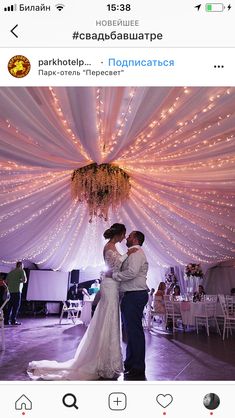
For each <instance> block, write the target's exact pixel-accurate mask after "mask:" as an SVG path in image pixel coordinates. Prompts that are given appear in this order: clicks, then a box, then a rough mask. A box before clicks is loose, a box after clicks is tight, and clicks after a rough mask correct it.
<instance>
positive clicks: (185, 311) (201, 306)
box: [174, 302, 223, 326]
mask: <svg viewBox="0 0 235 418" xmlns="http://www.w3.org/2000/svg"><path fill="white" fill-rule="evenodd" d="M174 307H175V312H180V313H181V316H182V320H183V324H184V325H192V326H195V316H197V315H201V314H205V302H174ZM216 315H219V316H220V315H223V313H222V309H221V306H220V304H219V303H217V305H216Z"/></svg>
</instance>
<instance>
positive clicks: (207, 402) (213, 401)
mask: <svg viewBox="0 0 235 418" xmlns="http://www.w3.org/2000/svg"><path fill="white" fill-rule="evenodd" d="M219 404H220V398H219V397H218V395H216V393H207V395H205V396H204V398H203V405H204V406H205V408H207V409H210V410H211V411H212V410H214V409H216V408H218V406H219Z"/></svg>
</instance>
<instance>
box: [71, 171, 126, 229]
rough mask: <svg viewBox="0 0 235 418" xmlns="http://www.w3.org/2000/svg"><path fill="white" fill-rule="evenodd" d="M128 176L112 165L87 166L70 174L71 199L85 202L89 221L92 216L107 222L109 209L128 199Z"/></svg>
mask: <svg viewBox="0 0 235 418" xmlns="http://www.w3.org/2000/svg"><path fill="white" fill-rule="evenodd" d="M129 179H130V176H129V175H128V174H127V173H126V172H125V171H124V170H122V169H121V168H119V167H118V166H115V165H112V164H100V165H98V164H97V163H93V164H89V165H87V166H85V167H81V168H78V169H76V170H74V171H73V174H72V197H73V198H74V199H78V201H79V202H86V203H87V205H88V208H89V214H90V220H89V222H92V218H93V217H94V216H98V217H100V218H104V220H105V221H107V220H108V211H109V208H110V207H112V208H116V207H117V206H118V205H120V204H121V203H122V202H124V201H125V200H126V199H128V197H129V193H130V188H131V185H130V181H129Z"/></svg>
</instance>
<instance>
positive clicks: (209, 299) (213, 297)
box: [204, 295, 218, 302]
mask: <svg viewBox="0 0 235 418" xmlns="http://www.w3.org/2000/svg"><path fill="white" fill-rule="evenodd" d="M217 300H218V296H217V295H204V301H205V302H217Z"/></svg>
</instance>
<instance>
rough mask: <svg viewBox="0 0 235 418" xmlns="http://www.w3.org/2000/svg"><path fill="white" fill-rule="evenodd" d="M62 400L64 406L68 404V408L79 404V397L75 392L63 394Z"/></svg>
mask: <svg viewBox="0 0 235 418" xmlns="http://www.w3.org/2000/svg"><path fill="white" fill-rule="evenodd" d="M62 402H63V404H64V406H67V408H73V407H74V408H76V409H78V406H77V398H76V396H75V395H74V394H73V393H66V395H64V396H63V399H62Z"/></svg>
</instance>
